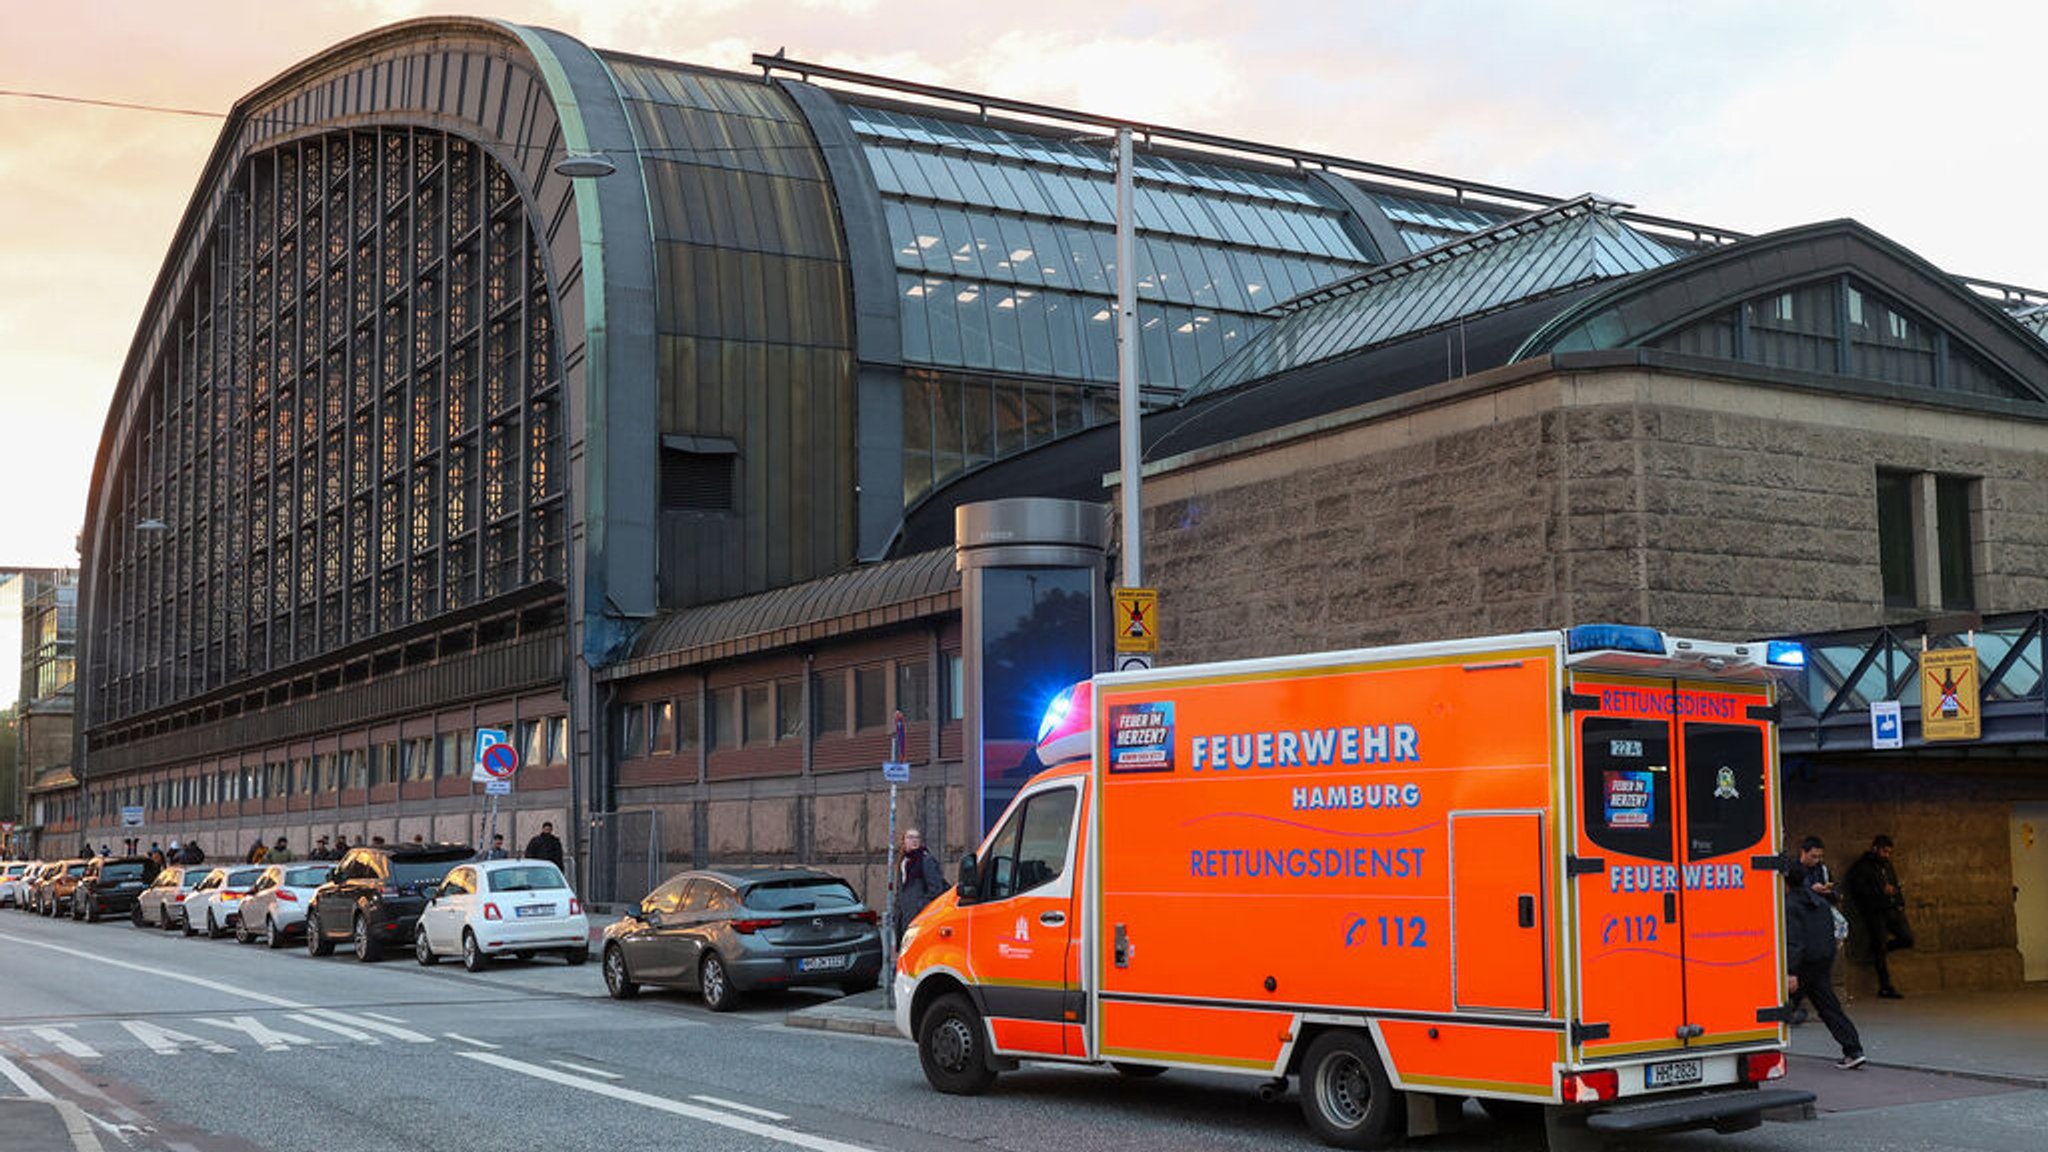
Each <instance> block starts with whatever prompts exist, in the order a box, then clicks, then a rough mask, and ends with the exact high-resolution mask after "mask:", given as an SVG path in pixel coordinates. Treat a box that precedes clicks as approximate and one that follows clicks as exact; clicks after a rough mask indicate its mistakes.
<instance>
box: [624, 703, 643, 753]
mask: <svg viewBox="0 0 2048 1152" xmlns="http://www.w3.org/2000/svg"><path fill="white" fill-rule="evenodd" d="M645 720H646V714H645V711H644V709H642V708H641V706H640V705H638V704H628V705H626V706H625V707H623V708H620V709H619V759H621V760H631V759H634V758H636V757H639V756H645V755H647V728H646V726H645Z"/></svg>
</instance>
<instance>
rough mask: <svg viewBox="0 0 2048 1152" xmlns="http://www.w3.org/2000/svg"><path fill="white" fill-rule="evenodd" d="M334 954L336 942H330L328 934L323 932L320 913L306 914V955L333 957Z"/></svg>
mask: <svg viewBox="0 0 2048 1152" xmlns="http://www.w3.org/2000/svg"><path fill="white" fill-rule="evenodd" d="M333 954H334V941H332V940H329V939H328V938H327V933H326V932H324V931H322V930H321V928H320V914H319V913H318V912H308V913H306V955H308V956H332V955H333Z"/></svg>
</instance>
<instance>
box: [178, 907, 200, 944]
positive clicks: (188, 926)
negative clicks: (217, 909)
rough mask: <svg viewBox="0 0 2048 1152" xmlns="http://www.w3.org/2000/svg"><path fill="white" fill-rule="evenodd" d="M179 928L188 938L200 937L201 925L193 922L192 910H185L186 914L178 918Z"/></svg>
mask: <svg viewBox="0 0 2048 1152" xmlns="http://www.w3.org/2000/svg"><path fill="white" fill-rule="evenodd" d="M178 928H179V929H180V930H181V931H183V932H184V933H185V935H186V937H187V938H190V937H193V936H197V935H199V925H197V924H194V923H193V922H192V910H191V909H190V908H187V909H185V914H184V915H183V916H180V917H178Z"/></svg>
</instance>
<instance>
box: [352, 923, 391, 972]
mask: <svg viewBox="0 0 2048 1152" xmlns="http://www.w3.org/2000/svg"><path fill="white" fill-rule="evenodd" d="M354 935H355V946H356V959H357V960H359V961H361V962H362V963H364V964H373V963H375V962H376V961H377V960H378V959H379V958H380V957H382V956H383V954H384V950H383V949H382V948H379V947H378V946H377V941H376V940H374V939H372V938H371V936H370V921H369V918H368V917H366V916H364V915H363V914H362V913H361V912H358V913H356V928H355V933H354Z"/></svg>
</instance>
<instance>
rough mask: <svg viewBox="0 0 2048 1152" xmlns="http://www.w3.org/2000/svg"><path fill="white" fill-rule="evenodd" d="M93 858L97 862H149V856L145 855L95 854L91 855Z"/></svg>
mask: <svg viewBox="0 0 2048 1152" xmlns="http://www.w3.org/2000/svg"><path fill="white" fill-rule="evenodd" d="M93 859H94V860H97V861H99V862H100V863H101V864H147V863H149V857H147V856H95V857H93Z"/></svg>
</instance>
